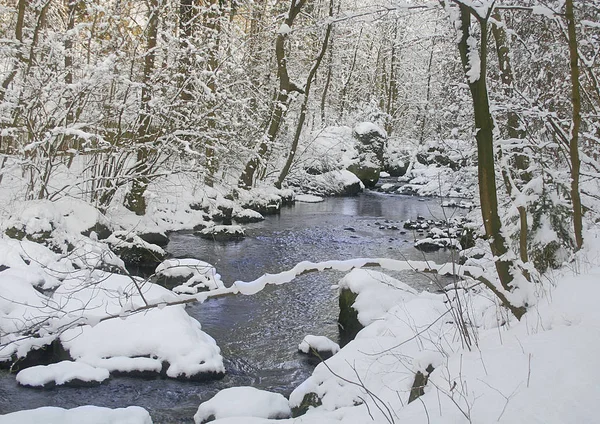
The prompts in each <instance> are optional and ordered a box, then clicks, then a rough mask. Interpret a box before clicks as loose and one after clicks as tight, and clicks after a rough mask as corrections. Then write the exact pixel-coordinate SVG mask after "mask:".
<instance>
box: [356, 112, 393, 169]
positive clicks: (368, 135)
mask: <svg viewBox="0 0 600 424" xmlns="http://www.w3.org/2000/svg"><path fill="white" fill-rule="evenodd" d="M352 135H353V136H354V138H355V139H356V140H357V141H358V143H357V144H356V149H357V150H358V153H359V155H361V154H371V153H372V154H374V155H375V157H376V158H377V162H378V164H379V166H380V167H381V166H382V165H383V154H384V151H385V147H386V143H387V133H386V132H385V130H383V129H382V128H380V127H379V126H378V125H376V124H373V123H371V122H361V123H359V124H357V125H355V126H354V129H353V131H352ZM377 177H378V178H379V174H378V175H377Z"/></svg>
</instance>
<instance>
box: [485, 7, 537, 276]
mask: <svg viewBox="0 0 600 424" xmlns="http://www.w3.org/2000/svg"><path fill="white" fill-rule="evenodd" d="M492 17H493V18H494V20H495V21H496V23H494V24H493V25H492V34H493V35H494V41H495V44H496V55H497V57H498V67H499V68H500V79H501V81H502V85H503V87H504V94H505V95H506V97H508V98H510V97H511V96H512V92H513V81H514V76H513V72H512V66H511V63H510V55H509V48H508V42H507V36H506V30H505V29H504V27H503V26H501V25H499V24H500V23H501V22H502V17H501V16H500V12H499V11H498V10H495V11H494V13H493V14H492ZM506 129H507V135H508V137H509V138H516V139H524V138H525V136H526V134H525V131H523V130H521V129H520V124H519V117H518V116H517V114H516V113H515V112H514V111H510V110H509V111H508V114H507V122H506ZM514 165H515V169H516V171H517V174H518V176H519V177H520V179H521V180H523V181H524V182H527V181H529V180H530V179H531V178H530V175H529V174H528V173H527V172H526V169H527V168H528V167H529V158H528V157H527V156H526V155H524V154H523V153H522V149H521V150H520V151H518V152H516V154H515V155H514ZM509 172H510V171H509V170H506V169H503V170H502V176H503V179H504V183H505V186H506V191H507V193H508V195H509V196H511V197H512V195H513V186H512V181H511V179H510V176H509V174H508V173H509ZM517 211H518V213H519V226H520V228H519V256H520V259H521V262H523V263H527V262H529V255H528V252H527V245H528V232H529V229H528V225H527V209H526V207H525V206H522V205H520V206H518V207H517ZM524 275H525V276H526V277H527V278H528V279H529V273H527V272H526V273H525V274H524Z"/></svg>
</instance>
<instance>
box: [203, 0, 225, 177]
mask: <svg viewBox="0 0 600 424" xmlns="http://www.w3.org/2000/svg"><path fill="white" fill-rule="evenodd" d="M221 1H222V0H209V1H208V4H207V6H208V8H209V9H208V13H207V15H206V23H205V25H206V28H207V29H208V30H209V31H208V32H209V34H210V37H211V38H212V43H211V46H212V47H211V48H210V50H209V52H208V62H207V71H208V73H209V74H210V77H209V80H208V83H207V87H208V89H209V90H210V92H211V95H212V98H211V100H210V101H209V103H208V108H209V112H208V115H207V118H206V119H207V129H208V134H207V137H205V140H206V141H205V143H206V145H205V147H204V155H205V158H206V165H205V166H206V171H205V172H206V173H205V177H204V183H205V184H206V185H207V186H209V187H212V186H213V183H214V177H215V173H216V171H217V166H218V164H217V157H216V151H215V143H216V138H215V130H216V128H217V118H216V113H215V109H216V94H217V68H218V67H219V47H220V41H221V17H222V8H221Z"/></svg>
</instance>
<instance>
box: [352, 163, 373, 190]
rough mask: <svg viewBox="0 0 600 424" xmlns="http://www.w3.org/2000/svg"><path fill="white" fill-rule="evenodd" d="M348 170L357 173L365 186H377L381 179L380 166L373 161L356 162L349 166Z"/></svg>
mask: <svg viewBox="0 0 600 424" xmlns="http://www.w3.org/2000/svg"><path fill="white" fill-rule="evenodd" d="M348 171H350V172H352V173H353V174H354V175H356V176H357V177H358V179H359V180H360V181H361V182H362V183H363V184H364V185H365V187H369V188H372V187H375V185H376V184H377V181H379V171H380V168H379V167H378V166H375V165H373V164H372V163H368V162H367V163H363V162H359V163H355V164H352V165H350V166H349V167H348Z"/></svg>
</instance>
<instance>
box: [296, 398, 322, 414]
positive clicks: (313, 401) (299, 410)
mask: <svg viewBox="0 0 600 424" xmlns="http://www.w3.org/2000/svg"><path fill="white" fill-rule="evenodd" d="M321 405H322V402H321V399H320V398H319V395H317V394H316V393H312V392H311V393H307V394H305V395H304V398H303V399H302V402H301V403H300V405H298V406H295V407H293V408H292V417H294V418H296V417H299V416H301V415H304V414H306V413H307V412H308V410H309V409H310V408H316V407H318V406H321Z"/></svg>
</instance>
